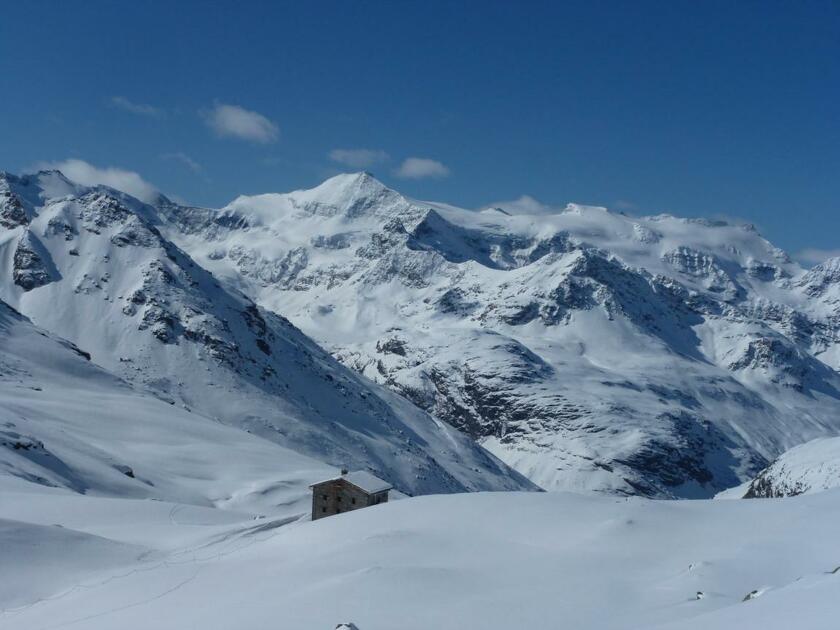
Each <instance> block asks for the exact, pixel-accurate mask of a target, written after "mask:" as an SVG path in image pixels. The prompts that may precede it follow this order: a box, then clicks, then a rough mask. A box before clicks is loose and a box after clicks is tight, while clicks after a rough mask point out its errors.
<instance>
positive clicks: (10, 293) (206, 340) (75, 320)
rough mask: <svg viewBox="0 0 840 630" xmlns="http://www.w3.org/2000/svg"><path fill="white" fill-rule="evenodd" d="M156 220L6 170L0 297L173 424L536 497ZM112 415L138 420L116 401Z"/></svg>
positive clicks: (65, 184) (132, 204)
mask: <svg viewBox="0 0 840 630" xmlns="http://www.w3.org/2000/svg"><path fill="white" fill-rule="evenodd" d="M166 203H168V202H166V200H164V199H162V200H161V204H163V205H165V204H166ZM159 223H160V220H159V218H158V216H157V213H156V211H155V209H154V208H152V207H150V206H148V205H145V204H143V203H141V202H139V201H137V200H136V199H134V198H132V197H129V196H127V195H124V194H122V193H118V192H116V191H114V190H111V189H108V188H104V187H94V188H89V187H82V186H78V185H75V184H73V183H72V182H70V181H68V180H67V179H66V178H64V177H63V176H62V175H61V174H60V173H58V172H55V171H53V172H42V173H39V174H37V175H33V176H24V177H15V176H12V175H8V174H2V175H0V225H1V226H2V227H0V270H1V272H0V298H2V299H3V300H5V301H6V302H8V303H9V304H10V305H11V306H13V307H14V308H15V309H17V310H18V311H20V312H21V313H23V314H24V315H26V316H27V317H29V318H30V319H31V320H32V321H33V322H34V323H35V324H37V325H38V326H40V327H42V328H44V329H46V330H49V331H50V332H51V333H55V334H57V335H60V336H61V337H63V338H65V339H69V340H70V341H72V342H73V343H74V344H76V346H78V348H80V349H81V351H82V352H85V353H87V354H88V355H89V356H90V357H91V358H92V360H93V362H95V363H97V364H99V365H101V366H102V367H103V368H105V369H106V370H108V371H110V372H111V373H113V374H115V375H117V376H118V377H120V378H122V379H124V380H126V381H128V382H130V383H132V384H133V385H134V386H135V387H139V388H142V389H144V390H148V391H150V392H154V394H155V395H156V396H158V397H159V398H162V399H164V400H166V401H168V402H169V403H171V405H166V404H160V405H159V406H158V411H157V413H160V414H161V415H162V416H163V417H165V418H168V417H169V416H171V417H173V418H175V419H177V418H178V417H179V415H183V414H185V413H187V411H188V410H194V411H196V412H197V413H198V414H200V415H202V416H206V417H209V418H212V419H215V420H218V421H220V422H222V423H224V424H227V425H230V426H233V427H237V428H238V429H239V430H240V431H241V430H242V429H244V430H246V431H247V432H249V433H253V434H256V435H259V436H261V437H263V438H266V439H268V440H270V441H272V442H275V443H276V444H279V445H282V446H285V447H287V448H289V449H292V450H294V451H296V452H297V453H301V454H303V455H306V456H310V457H313V458H315V459H317V460H320V461H323V462H327V463H329V464H332V465H339V464H345V465H348V466H350V467H353V468H367V469H370V470H372V471H373V472H375V473H376V474H378V475H380V476H383V477H384V478H387V479H388V480H389V481H391V482H392V483H393V484H394V485H395V486H396V487H398V488H400V489H402V490H404V491H408V492H411V493H425V492H448V491H463V490H499V489H525V488H533V486H532V485H531V484H530V483H529V482H528V481H527V480H525V479H524V478H523V477H522V476H521V475H519V474H517V473H515V472H514V471H512V470H511V469H509V468H508V467H506V466H505V465H504V464H502V463H501V462H499V461H498V460H497V459H496V458H495V457H493V456H492V455H490V454H488V453H487V452H486V451H484V450H483V449H481V448H480V447H478V446H476V444H475V443H474V442H473V441H472V440H471V439H470V438H468V437H467V436H465V435H463V434H461V433H460V432H458V431H456V430H454V429H452V428H451V427H450V426H448V425H446V424H444V423H442V422H440V421H438V420H436V419H434V418H432V417H431V416H429V415H428V414H427V413H425V412H423V411H421V410H420V409H418V408H417V407H415V406H414V405H412V404H411V403H410V402H407V401H406V400H405V399H403V398H401V397H399V396H397V395H396V394H394V393H392V392H390V391H388V390H387V389H386V388H384V387H379V386H377V385H374V384H372V383H370V382H369V381H368V380H366V379H365V378H363V377H361V376H359V375H357V374H356V373H354V372H352V371H351V370H349V369H347V368H346V367H343V366H341V365H340V364H339V363H338V362H336V361H335V359H333V358H332V357H331V356H330V355H329V354H328V353H326V352H325V351H323V350H322V349H321V348H320V347H319V346H318V345H317V344H315V343H314V342H312V341H311V340H310V339H309V338H307V337H306V336H305V335H304V334H303V333H301V332H300V331H299V330H298V329H297V328H295V327H294V326H293V325H292V324H290V323H289V322H288V321H287V320H286V319H284V318H283V317H281V316H279V315H277V314H275V313H272V312H268V311H265V310H263V309H262V308H259V307H258V306H256V305H255V304H254V303H253V302H252V301H251V300H250V299H248V298H247V297H245V296H244V295H242V294H240V293H238V292H237V291H235V290H232V289H229V288H226V287H223V286H222V285H221V284H220V283H219V282H218V281H217V280H216V278H214V277H213V276H212V275H211V274H210V273H208V272H207V271H206V270H205V269H203V268H202V267H200V266H199V265H197V264H196V263H195V262H194V261H193V260H192V259H191V258H190V257H189V256H188V255H187V254H186V253H184V252H183V251H181V250H180V249H178V247H176V246H175V245H173V244H172V243H171V242H169V241H168V240H166V239H165V238H164V237H163V236H162V235H161V232H160V231H159V229H158V228H157V227H156V224H159ZM73 370H75V368H73ZM73 370H71V372H72V371H73ZM180 408H183V410H181V409H180ZM104 411H105V412H107V413H108V414H119V415H122V414H123V413H125V414H129V411H128V410H125V411H123V410H121V405H117V406H116V407H109V408H106V409H105V410H104ZM79 413H81V411H79ZM96 413H99V412H97V411H96V410H95V409H92V410H91V414H92V415H94V414H96ZM149 413H152V411H150V412H149ZM175 419H173V422H175V421H176V420H175ZM11 421H12V422H14V423H16V422H17V421H16V420H14V419H12V420H11ZM29 421H30V422H35V420H34V414H33V416H32V417H31V418H30V420H29ZM127 421H128V422H134V421H133V420H130V419H129V420H127ZM138 423H139V422H138ZM77 428H78V427H77ZM65 429H66V433H67V434H68V435H70V434H72V431H76V429H72V431H71V429H70V428H69V427H65ZM57 430H58V429H57ZM14 431H15V432H19V431H18V430H17V429H14ZM89 431H90V429H87V430H84V431H82V432H81V433H80V435H86V434H87V433H88V432H89ZM39 439H40V438H39ZM77 439H78V440H82V438H81V437H78V438H77ZM42 441H44V442H45V443H46V440H42ZM36 442H37V439H36V440H35V441H33V444H35V443H36ZM36 450H37V449H36ZM281 452H282V450H281V451H278V453H281ZM173 456H176V455H174V454H173ZM197 456H198V455H197ZM232 456H236V455H232ZM201 457H204V455H201ZM208 457H209V456H208ZM281 459H282V457H279V456H278V463H277V466H278V469H279V468H282V467H283V466H284V464H283V463H282V461H279V460H281ZM115 465H116V464H115ZM120 465H122V464H120ZM126 465H128V464H126ZM33 474H35V473H33ZM120 481H121V482H123V483H128V482H125V480H124V479H122V478H121V479H120ZM67 483H68V484H69V483H71V482H70V481H68V482H67Z"/></svg>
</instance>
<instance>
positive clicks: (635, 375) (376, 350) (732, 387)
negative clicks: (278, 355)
mask: <svg viewBox="0 0 840 630" xmlns="http://www.w3.org/2000/svg"><path fill="white" fill-rule="evenodd" d="M158 211H159V216H160V217H161V218H162V220H163V224H162V225H161V226H160V227H161V230H162V231H163V232H164V233H165V234H166V235H167V236H168V238H170V239H172V240H173V241H175V242H177V243H178V244H179V245H180V246H181V247H182V248H183V249H185V250H186V251H188V252H190V254H191V256H193V257H194V258H195V260H196V261H198V262H199V263H200V264H202V265H204V266H206V267H207V268H208V269H210V270H211V271H212V272H213V273H214V274H216V275H217V276H218V277H220V278H222V279H224V281H225V282H227V283H228V284H230V285H232V286H235V287H237V288H238V289H241V290H242V291H244V292H245V293H246V294H248V295H249V296H250V297H251V298H252V299H254V300H255V301H257V302H258V303H259V304H261V305H262V306H264V307H265V308H267V309H269V310H273V311H276V312H278V313H282V314H283V315H284V316H286V317H288V318H289V319H290V320H291V321H292V322H294V323H295V325H297V326H298V327H300V328H301V329H302V330H303V331H304V332H306V333H307V334H308V335H309V336H311V337H312V338H313V339H315V340H316V341H318V342H319V343H321V344H322V345H323V346H324V347H326V348H328V349H329V350H330V351H331V352H332V353H333V355H334V356H335V357H337V358H338V359H339V360H340V361H341V362H343V363H344V364H345V365H347V366H349V367H352V368H353V369H355V370H357V371H358V372H360V373H362V374H364V375H365V376H367V377H368V378H370V379H372V380H374V381H376V382H378V383H381V384H383V385H385V386H387V387H390V388H391V389H393V390H395V391H397V392H399V393H400V394H402V395H404V396H405V397H407V398H409V399H410V400H412V401H413V402H414V403H416V404H417V405H419V406H420V407H422V408H424V409H426V410H428V411H429V412H430V413H432V414H433V415H435V416H436V417H437V418H438V419H441V420H443V421H446V422H448V423H450V424H453V425H454V426H456V427H458V428H460V429H462V430H464V431H466V432H467V433H469V434H470V435H472V436H473V437H474V438H475V439H477V440H478V441H480V442H481V443H482V444H483V445H484V446H485V447H486V448H488V449H489V450H491V451H492V452H493V453H495V454H496V455H498V456H499V457H500V458H502V459H503V460H504V461H506V462H507V463H508V464H510V465H511V466H513V467H514V468H516V469H517V470H519V471H520V472H522V473H523V474H524V475H526V476H527V477H529V478H530V479H532V480H533V481H535V482H537V483H538V484H539V485H541V486H542V487H544V488H547V489H568V490H599V491H606V492H611V493H619V494H644V495H651V496H671V497H674V496H676V497H703V496H712V495H714V494H715V493H716V492H718V491H720V490H721V489H724V488H728V487H732V486H735V485H737V484H739V483H742V482H746V481H749V480H750V479H752V478H753V477H754V476H755V474H756V473H757V472H759V471H760V470H762V469H763V468H764V467H765V466H766V465H767V464H768V463H769V462H770V461H772V460H773V459H775V458H776V457H777V456H778V455H779V454H781V453H782V452H784V451H786V450H788V449H789V448H791V447H793V446H795V445H797V444H800V443H802V442H805V441H808V440H811V439H814V438H819V437H825V436H834V435H837V434H838V432H840V375H838V372H837V369H838V368H840V318H838V315H837V313H838V305H840V261H838V260H833V261H827V262H826V263H824V264H822V265H819V266H817V267H815V268H813V269H810V270H806V269H803V268H802V267H800V266H799V265H798V264H797V263H795V262H794V261H792V260H791V259H790V258H789V257H788V256H787V255H786V254H785V253H784V252H783V251H781V250H779V249H778V248H776V247H774V246H773V245H772V244H770V243H769V242H767V241H766V240H765V239H764V238H762V237H761V236H760V235H759V234H758V233H757V232H756V231H755V229H754V228H752V227H751V226H744V225H735V224H730V223H725V222H721V221H707V220H691V219H680V218H677V217H673V216H669V215H660V216H651V217H630V216H627V215H624V214H620V213H615V212H610V211H609V210H607V209H605V208H597V207H589V206H580V205H574V204H571V205H569V206H568V207H567V208H566V209H565V210H564V211H562V212H558V213H557V214H553V215H551V214H540V215H512V214H510V213H509V212H506V211H505V210H504V209H492V208H491V209H487V210H484V211H481V212H475V211H469V210H464V209H459V208H456V207H453V206H450V205H446V204H441V203H430V202H423V201H416V200H412V199H409V198H406V197H404V196H402V195H400V194H399V193H398V192H396V191H393V190H390V189H388V188H387V187H385V186H384V185H382V184H381V183H380V182H378V181H377V180H376V179H375V178H373V177H372V176H370V175H368V174H366V173H358V174H347V175H339V176H336V177H334V178H331V179H329V180H327V181H326V182H324V183H323V184H321V185H320V186H318V187H316V188H314V189H312V190H302V191H295V192H292V193H288V194H265V195H257V196H250V197H249V196H243V197H239V198H238V199H236V200H235V201H233V202H232V203H231V204H229V205H228V206H226V207H225V208H222V209H220V210H212V209H204V208H188V207H184V206H179V205H177V204H172V203H170V202H167V201H165V200H162V201H161V202H160V203H159V204H158Z"/></svg>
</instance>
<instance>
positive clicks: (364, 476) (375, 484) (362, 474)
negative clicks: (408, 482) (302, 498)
mask: <svg viewBox="0 0 840 630" xmlns="http://www.w3.org/2000/svg"><path fill="white" fill-rule="evenodd" d="M339 479H343V480H344V481H346V482H347V483H349V484H352V485H354V486H356V487H357V488H358V489H359V490H363V491H364V492H367V493H368V494H376V493H377V492H385V491H386V490H390V489H391V488H393V487H394V486H392V485H391V484H390V483H388V482H387V481H383V480H382V479H380V478H379V477H377V476H376V475H372V474H370V473H369V472H367V471H366V470H356V471H354V472H351V473H347V474H345V475H339V476H338V477H333V478H331V479H324V481H319V482H318V483H315V484H312V485H313V486H319V485H321V484H322V483H328V482H330V481H337V480H339ZM310 487H311V486H310Z"/></svg>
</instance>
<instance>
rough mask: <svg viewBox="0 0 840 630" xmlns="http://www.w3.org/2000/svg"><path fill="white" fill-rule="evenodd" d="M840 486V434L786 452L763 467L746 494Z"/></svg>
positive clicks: (795, 492) (776, 494) (785, 493)
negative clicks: (838, 436) (837, 436)
mask: <svg viewBox="0 0 840 630" xmlns="http://www.w3.org/2000/svg"><path fill="white" fill-rule="evenodd" d="M838 486H840V438H822V439H817V440H812V441H810V442H806V443H805V444H800V445H799V446H796V447H794V448H792V449H790V450H789V451H787V452H785V453H783V454H782V455H781V456H780V457H779V458H778V459H776V460H775V461H774V462H773V463H772V464H770V465H769V466H768V467H767V468H765V469H764V470H762V471H761V473H759V475H758V476H757V477H756V478H755V479H753V480H752V481H751V482H750V483H749V484H748V485H747V487H746V491H745V492H743V493H742V495H743V496H744V498H747V499H752V498H767V497H790V496H796V495H798V494H810V493H812V492H822V491H823V490H829V489H831V488H837V487H838Z"/></svg>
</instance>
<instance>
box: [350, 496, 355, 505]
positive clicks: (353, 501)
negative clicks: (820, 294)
mask: <svg viewBox="0 0 840 630" xmlns="http://www.w3.org/2000/svg"><path fill="white" fill-rule="evenodd" d="M350 503H352V504H353V505H356V497H353V498H352V499H350Z"/></svg>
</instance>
